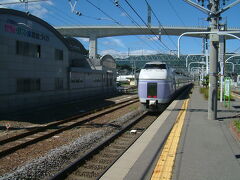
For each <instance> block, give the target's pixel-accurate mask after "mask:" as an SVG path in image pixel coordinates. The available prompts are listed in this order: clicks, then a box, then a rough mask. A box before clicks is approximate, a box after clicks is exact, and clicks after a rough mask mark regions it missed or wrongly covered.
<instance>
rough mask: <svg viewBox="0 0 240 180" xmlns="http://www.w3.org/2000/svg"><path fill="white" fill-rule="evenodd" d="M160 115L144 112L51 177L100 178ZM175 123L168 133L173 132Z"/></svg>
mask: <svg viewBox="0 0 240 180" xmlns="http://www.w3.org/2000/svg"><path fill="white" fill-rule="evenodd" d="M191 88H192V86H188V87H187V88H186V89H184V90H183V93H182V94H181V95H180V96H181V97H183V96H186V95H187V94H188V93H189V91H190V90H191ZM163 109H164V108H163ZM158 116H159V114H158V115H151V114H149V113H147V112H144V113H143V114H141V115H140V116H138V117H136V118H135V119H134V120H133V121H131V123H129V124H128V125H126V126H125V127H123V128H122V129H121V130H120V131H119V132H116V133H115V134H114V135H112V136H111V137H109V138H108V139H106V140H105V141H104V142H102V143H101V144H99V145H98V146H97V147H95V148H94V149H92V150H90V151H89V152H87V153H86V154H85V155H83V156H81V157H80V158H79V159H77V160H76V161H74V162H73V163H72V164H70V165H68V166H67V167H66V168H65V169H63V170H62V171H60V172H58V173H57V174H55V175H54V176H53V177H51V178H50V179H51V180H58V179H68V180H73V179H84V180H93V179H99V178H100V177H101V176H102V175H103V174H104V173H105V172H106V171H107V170H108V169H109V168H110V167H111V166H112V165H113V164H114V163H115V162H116V160H117V159H118V158H120V156H121V155H122V154H123V153H124V152H125V151H126V150H127V149H128V148H129V147H130V146H131V145H132V144H133V143H134V142H135V141H136V140H137V139H138V137H140V136H141V135H142V134H143V132H144V131H145V129H147V128H148V127H149V126H150V125H151V124H152V123H153V122H154V121H155V120H156V118H157V117H158ZM174 124H175V123H174ZM174 124H173V125H172V127H171V128H170V130H169V132H167V134H169V133H170V132H171V130H172V128H173V127H174ZM131 130H133V131H131ZM134 130H136V131H134ZM131 132H132V133H131ZM167 137H168V135H167V136H166V139H167ZM166 139H165V140H164V142H165V141H166ZM164 142H163V144H164Z"/></svg>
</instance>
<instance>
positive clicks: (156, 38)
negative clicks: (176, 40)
mask: <svg viewBox="0 0 240 180" xmlns="http://www.w3.org/2000/svg"><path fill="white" fill-rule="evenodd" d="M140 38H141V39H144V40H149V41H159V37H158V35H156V36H151V37H148V36H141V37H140Z"/></svg>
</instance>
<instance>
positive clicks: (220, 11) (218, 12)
mask: <svg viewBox="0 0 240 180" xmlns="http://www.w3.org/2000/svg"><path fill="white" fill-rule="evenodd" d="M239 3H240V0H237V1H235V2H233V3H231V4H229V5H228V6H226V7H224V8H222V9H220V10H219V11H217V13H216V14H221V13H223V12H225V11H226V10H228V9H230V8H231V7H233V6H235V5H237V4H239Z"/></svg>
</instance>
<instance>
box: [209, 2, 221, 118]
mask: <svg viewBox="0 0 240 180" xmlns="http://www.w3.org/2000/svg"><path fill="white" fill-rule="evenodd" d="M209 2H210V4H211V12H213V15H212V16H210V18H211V31H212V32H214V31H218V23H219V15H214V14H215V13H216V12H217V11H218V9H219V0H210V1H209ZM218 45H219V36H218V35H216V34H211V35H210V56H209V59H210V72H209V91H208V119H209V120H215V119H217V93H218V86H217V75H218V72H217V61H218Z"/></svg>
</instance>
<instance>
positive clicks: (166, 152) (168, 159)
mask: <svg viewBox="0 0 240 180" xmlns="http://www.w3.org/2000/svg"><path fill="white" fill-rule="evenodd" d="M188 102H189V99H187V100H185V101H184V103H183V105H182V108H181V110H180V112H179V114H178V116H177V120H176V122H175V125H174V126H173V128H172V130H171V132H170V135H169V137H168V139H167V141H166V143H165V145H164V147H163V151H162V154H161V156H160V158H159V160H158V163H157V165H156V167H155V169H154V172H153V174H152V178H151V180H170V179H171V177H172V169H173V165H174V160H175V156H176V151H177V147H178V142H179V139H180V135H181V131H182V127H183V123H184V119H185V116H186V110H187V107H188Z"/></svg>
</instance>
